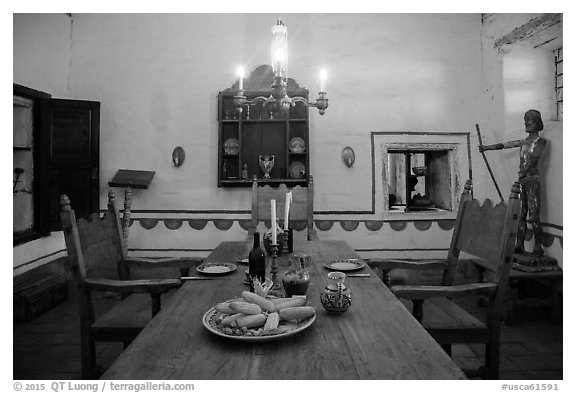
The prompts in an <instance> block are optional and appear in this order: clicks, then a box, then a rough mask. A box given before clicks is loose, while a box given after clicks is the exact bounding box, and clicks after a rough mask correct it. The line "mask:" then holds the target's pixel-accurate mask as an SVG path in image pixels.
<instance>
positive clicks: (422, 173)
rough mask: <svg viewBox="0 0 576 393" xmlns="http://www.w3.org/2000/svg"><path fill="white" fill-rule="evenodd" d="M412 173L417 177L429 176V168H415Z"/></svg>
mask: <svg viewBox="0 0 576 393" xmlns="http://www.w3.org/2000/svg"><path fill="white" fill-rule="evenodd" d="M412 172H414V174H415V175H416V176H425V175H427V174H428V167H427V166H415V167H413V168H412Z"/></svg>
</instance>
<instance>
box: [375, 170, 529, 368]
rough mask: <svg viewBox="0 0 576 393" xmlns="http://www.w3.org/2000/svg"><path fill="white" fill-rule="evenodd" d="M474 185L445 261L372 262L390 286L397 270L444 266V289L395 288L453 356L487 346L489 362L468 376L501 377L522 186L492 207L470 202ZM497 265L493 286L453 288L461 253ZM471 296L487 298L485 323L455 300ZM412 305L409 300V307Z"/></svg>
mask: <svg viewBox="0 0 576 393" xmlns="http://www.w3.org/2000/svg"><path fill="white" fill-rule="evenodd" d="M471 189H472V183H471V181H470V180H468V182H467V183H466V186H465V190H464V193H463V194H462V198H461V199H460V206H459V209H458V214H457V218H456V223H455V226H454V232H453V234H452V240H451V243H450V251H449V252H448V258H447V260H446V261H421V262H419V261H402V260H386V259H371V260H369V261H368V264H369V265H370V266H371V267H372V268H379V269H381V270H382V271H383V280H384V281H385V283H387V284H388V285H390V281H389V276H388V274H389V272H390V271H391V270H393V269H398V268H402V269H422V268H424V269H427V268H442V269H444V271H443V276H442V283H441V284H442V285H438V286H434V285H396V286H394V285H392V286H391V290H392V292H393V293H394V294H395V295H396V296H397V297H398V298H400V299H406V300H409V301H411V302H412V314H413V315H414V317H415V318H416V319H417V320H418V321H420V322H421V323H422V325H423V326H424V328H426V330H427V331H428V332H429V333H430V334H431V335H432V336H433V337H434V338H435V339H436V341H437V342H438V343H439V344H440V345H441V346H442V347H443V348H444V349H445V350H446V352H447V353H448V354H450V355H451V346H452V344H456V343H483V344H485V345H486V349H485V364H484V365H483V366H482V367H481V368H480V370H464V371H465V372H466V374H467V375H469V376H482V377H484V378H487V379H498V375H499V374H498V372H499V357H500V329H501V325H502V322H503V319H504V317H505V315H504V314H505V312H504V311H505V310H504V305H505V297H506V295H507V291H508V276H509V271H510V263H511V261H512V254H513V252H514V245H515V239H516V233H517V231H518V218H519V214H520V199H519V184H518V183H514V185H513V187H512V192H511V195H510V198H509V199H508V203H507V204H506V203H504V202H501V203H499V204H498V205H496V206H494V207H493V206H492V202H491V201H490V200H486V201H485V202H484V204H483V205H482V206H480V204H479V203H478V201H477V200H474V199H472V198H471ZM461 251H463V252H465V253H467V254H470V255H472V256H474V257H477V258H480V259H485V260H489V261H492V262H493V263H494V264H495V265H497V269H496V272H495V274H494V280H493V281H492V282H484V283H470V284H461V285H454V283H453V281H454V276H455V271H456V266H457V263H458V260H459V256H460V252H461ZM470 295H481V296H487V297H488V299H489V301H488V304H487V307H486V318H485V321H480V320H478V319H476V318H474V317H473V316H472V315H470V314H469V313H468V312H466V311H465V310H464V309H463V308H461V307H459V306H458V305H456V304H455V303H454V302H452V301H451V299H454V298H459V297H463V296H470ZM406 303H408V304H407V306H408V307H409V306H410V304H409V302H405V304H406Z"/></svg>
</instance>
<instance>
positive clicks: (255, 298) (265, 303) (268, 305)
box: [242, 291, 274, 312]
mask: <svg viewBox="0 0 576 393" xmlns="http://www.w3.org/2000/svg"><path fill="white" fill-rule="evenodd" d="M242 297H243V298H244V300H246V301H247V302H250V303H253V304H257V305H259V306H260V307H261V308H262V310H264V311H268V312H274V303H272V302H271V301H270V300H268V299H265V298H263V297H262V296H260V295H257V294H255V293H252V292H248V291H243V292H242Z"/></svg>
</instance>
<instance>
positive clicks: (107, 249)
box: [60, 192, 201, 379]
mask: <svg viewBox="0 0 576 393" xmlns="http://www.w3.org/2000/svg"><path fill="white" fill-rule="evenodd" d="M60 205H61V211H60V219H61V222H62V230H63V232H64V238H65V242H66V249H67V252H68V261H69V267H70V270H71V272H72V277H73V280H74V282H75V285H76V289H77V298H78V305H79V312H80V336H81V366H82V378H84V379H94V378H97V377H98V374H99V372H100V371H99V367H97V365H96V353H95V349H96V342H122V343H124V345H125V346H126V345H128V344H129V343H130V342H131V341H132V340H133V339H134V338H135V337H136V336H137V335H138V333H139V332H140V331H141V330H142V329H143V328H144V327H145V326H146V324H147V323H148V322H149V321H150V320H151V319H152V318H153V317H154V315H156V314H157V313H158V312H159V311H160V308H161V296H162V295H165V294H166V293H168V292H169V291H171V290H174V289H175V288H178V287H180V286H181V285H182V281H181V280H180V278H179V277H178V278H163V279H143V280H130V279H129V278H130V265H131V264H134V265H137V266H144V265H146V266H150V267H172V268H175V269H178V270H179V274H177V275H178V276H179V275H181V274H187V272H188V269H189V268H190V267H192V266H195V265H198V264H199V263H200V262H201V260H199V259H197V258H175V259H174V258H165V259H163V260H159V261H155V262H150V261H148V260H139V259H136V260H129V259H127V258H126V247H125V244H124V238H123V235H122V228H121V224H120V219H119V216H118V211H117V210H116V207H115V205H114V195H113V193H112V192H110V193H109V202H108V211H107V212H106V213H105V214H104V215H103V217H99V215H98V214H93V215H92V216H90V217H89V219H88V220H86V219H83V218H81V219H79V220H76V216H75V213H74V210H72V208H71V206H70V200H69V199H68V197H67V196H66V195H62V196H61V197H60ZM95 291H99V292H114V293H119V294H121V295H122V296H121V301H119V302H118V304H116V305H114V306H113V307H112V308H111V309H109V310H107V311H106V312H105V313H104V314H103V315H100V316H98V317H97V316H96V315H95V309H94V303H93V299H92V293H93V292H95Z"/></svg>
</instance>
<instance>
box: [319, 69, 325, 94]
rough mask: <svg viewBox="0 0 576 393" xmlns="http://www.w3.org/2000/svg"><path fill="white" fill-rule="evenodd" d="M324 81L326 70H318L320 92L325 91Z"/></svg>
mask: <svg viewBox="0 0 576 393" xmlns="http://www.w3.org/2000/svg"><path fill="white" fill-rule="evenodd" d="M325 82H326V70H322V71H320V91H321V92H326V90H324V89H325V87H326V86H325V84H326V83H325Z"/></svg>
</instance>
